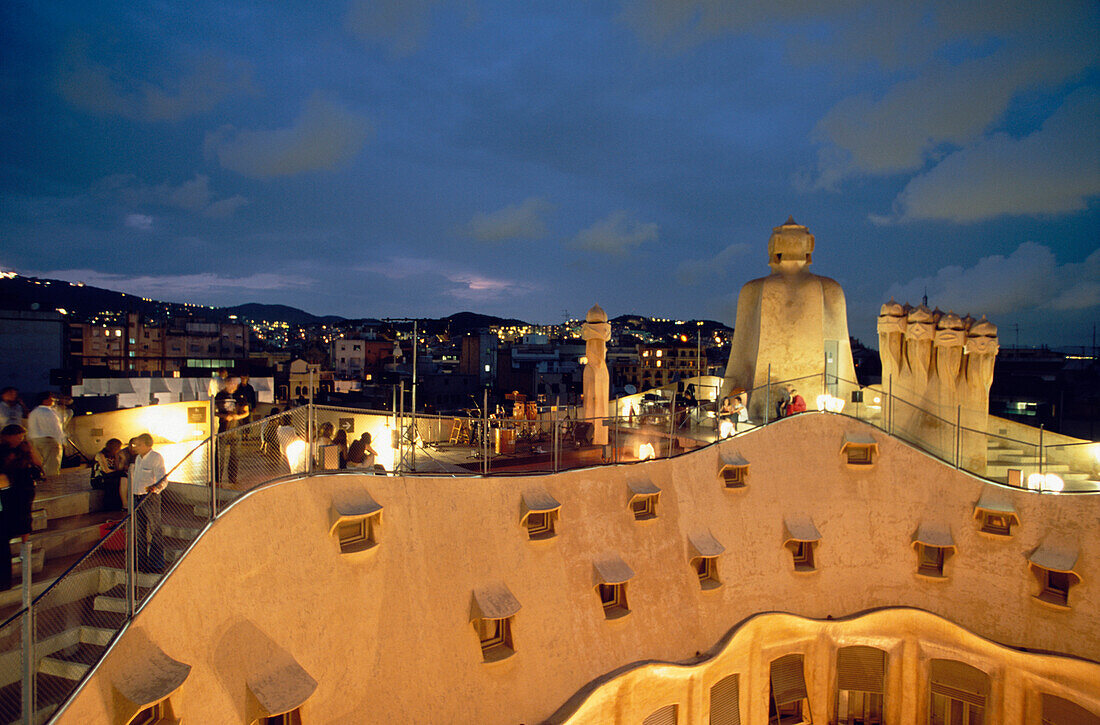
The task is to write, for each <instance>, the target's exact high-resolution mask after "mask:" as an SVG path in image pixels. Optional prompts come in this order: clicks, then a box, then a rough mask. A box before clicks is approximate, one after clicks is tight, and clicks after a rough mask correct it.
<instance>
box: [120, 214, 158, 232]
mask: <svg viewBox="0 0 1100 725" xmlns="http://www.w3.org/2000/svg"><path fill="white" fill-rule="evenodd" d="M124 223H125V224H126V226H128V227H130V228H131V229H140V230H141V231H143V232H147V231H149V230H150V229H152V228H153V217H151V216H149V215H148V214H127V215H126V219H125V220H124Z"/></svg>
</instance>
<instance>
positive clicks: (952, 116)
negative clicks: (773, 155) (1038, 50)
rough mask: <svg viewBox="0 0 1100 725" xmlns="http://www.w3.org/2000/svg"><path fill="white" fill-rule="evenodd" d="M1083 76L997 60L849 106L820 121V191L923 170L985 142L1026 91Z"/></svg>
mask: <svg viewBox="0 0 1100 725" xmlns="http://www.w3.org/2000/svg"><path fill="white" fill-rule="evenodd" d="M1078 69H1079V64H1078V63H1077V62H1075V61H1071V60H1070V59H1065V58H1053V59H1052V58H1023V57H1010V56H1008V55H1007V54H1006V53H998V54H995V55H992V56H989V57H986V58H981V59H978V60H974V61H970V62H967V63H963V64H961V65H959V66H954V67H942V66H941V67H938V68H936V69H934V70H930V71H928V72H927V73H925V74H924V75H921V76H920V77H918V78H914V79H912V80H908V81H903V82H901V83H898V84H896V85H894V86H893V87H892V88H890V90H889V91H887V92H886V93H885V94H884V95H882V96H881V97H880V98H874V97H872V96H871V95H870V94H861V95H858V96H851V97H849V98H845V99H843V100H841V101H840V102H839V103H837V104H836V105H835V106H833V108H831V109H830V110H829V112H828V113H826V114H825V116H824V117H823V118H822V119H821V120H819V121H818V122H817V124H816V126H815V128H814V131H813V134H812V136H813V138H814V139H815V140H816V141H818V142H819V143H821V144H823V147H822V149H821V150H820V152H819V155H818V161H817V174H816V179H815V180H814V181H813V182H812V185H813V186H815V187H816V188H835V187H836V185H837V184H838V182H840V181H843V180H844V179H847V178H849V177H852V176H885V175H890V174H897V173H904V172H911V171H916V170H918V169H921V168H922V167H924V166H925V164H926V163H927V162H928V161H929V160H935V157H936V155H937V154H939V153H941V150H942V149H943V148H944V147H945V146H946V147H948V148H950V147H954V148H963V147H966V146H967V145H968V144H971V143H973V142H976V141H978V140H979V139H980V138H981V137H982V135H983V134H984V133H986V132H987V130H988V129H990V128H991V127H992V126H993V124H994V122H995V121H997V120H998V119H999V118H1001V116H1002V115H1003V114H1004V112H1005V111H1006V109H1007V108H1008V105H1009V103H1010V102H1011V101H1012V99H1013V97H1014V96H1015V95H1016V94H1017V93H1019V92H1020V91H1021V90H1024V89H1027V88H1032V87H1035V86H1037V85H1046V84H1050V83H1053V82H1057V81H1061V80H1062V79H1064V78H1065V77H1066V76H1067V75H1069V74H1070V73H1072V72H1074V71H1076V70H1078Z"/></svg>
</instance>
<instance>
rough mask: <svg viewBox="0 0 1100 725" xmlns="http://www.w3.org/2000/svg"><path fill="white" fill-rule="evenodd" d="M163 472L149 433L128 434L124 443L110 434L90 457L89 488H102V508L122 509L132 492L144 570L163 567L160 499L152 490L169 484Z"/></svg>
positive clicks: (139, 561) (139, 563) (161, 459)
mask: <svg viewBox="0 0 1100 725" xmlns="http://www.w3.org/2000/svg"><path fill="white" fill-rule="evenodd" d="M166 475H167V473H166V471H165V465H164V457H163V456H161V454H160V453H158V452H157V451H154V450H153V436H151V435H149V434H148V433H142V434H140V435H138V436H135V437H133V438H131V439H130V442H129V444H127V445H126V446H125V447H123V445H122V441H120V440H119V439H118V438H111V439H110V440H109V441H107V444H106V445H105V446H103V449H102V450H101V451H99V453H97V454H96V455H95V459H94V460H93V461H92V488H94V489H96V490H99V491H103V494H104V496H103V502H104V509H105V510H107V511H122V510H124V509H126V508H127V506H128V504H127V498H129V497H130V496H133V506H134V511H135V516H134V522H135V529H134V541H135V543H136V546H137V566H138V569H139V570H141V571H145V572H159V571H161V570H162V569H163V568H164V537H163V534H162V531H161V526H160V518H161V500H160V496H156V495H155V494H159V493H160V492H161V491H163V490H164V489H165V487H166V486H167V485H168V481H167V479H166ZM150 497H152V498H150ZM147 498H149V500H148V501H146V499H147Z"/></svg>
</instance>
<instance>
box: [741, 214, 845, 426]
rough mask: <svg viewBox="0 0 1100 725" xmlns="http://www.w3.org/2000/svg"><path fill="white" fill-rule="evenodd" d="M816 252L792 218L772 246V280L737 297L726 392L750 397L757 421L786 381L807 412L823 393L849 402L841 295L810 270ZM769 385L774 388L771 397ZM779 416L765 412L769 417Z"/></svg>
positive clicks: (751, 413)
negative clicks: (744, 393) (789, 382)
mask: <svg viewBox="0 0 1100 725" xmlns="http://www.w3.org/2000/svg"><path fill="white" fill-rule="evenodd" d="M813 252H814V235H812V234H810V232H809V230H808V229H807V228H806V227H804V226H803V225H801V224H799V223H798V222H796V221H795V220H794V218H793V217H791V218H788V219H787V221H786V222H785V223H784V224H782V225H780V226H778V227H775V228H774V229H773V230H772V235H771V238H770V239H769V240H768V266H769V267H770V268H771V270H772V272H771V274H770V275H768V276H766V277H760V278H759V279H754V280H751V281H749V282H746V283H745V286H744V287H742V288H741V293H740V294H739V295H738V297H737V320H736V322H735V323H734V333H733V345H732V347H731V348H730V357H729V364H728V365H727V366H726V376H725V380H724V381H723V385H722V393H721V394H722V395H723V396H725V395H729V394H730V393H731V392H732V391H733V390H735V389H737V388H743V389H744V390H746V391H748V392H749V399H748V401H747V403H746V404H747V405H748V408H749V416H750V418H752V419H753V420H762V419H763V418H764V410H765V407H767V405H768V401H769V399H770V401H771V402H773V403H774V401H775V400H776V399H777V395H778V388H779V384H783V383H785V382H786V381H793V385H794V386H795V387H796V388H797V390H798V393H799V394H800V395H802V397H803V398H804V399H805V400H806V402H807V404H808V405H809V406H810V408H814V407H815V404H816V400H817V396H818V395H820V394H822V393H828V394H830V395H832V396H835V397H840V398H845V399H847V398H848V395H849V392H850V391H851V390H853V389H855V388H856V387H857V386H856V385H855V382H856V374H855V364H854V363H853V361H852V347H851V344H850V342H849V340H848V317H847V307H846V304H845V301H844V291H843V290H842V289H841V288H840V285H839V284H837V282H836V281H835V280H832V279H829V278H828V277H821V276H818V275H816V274H813V273H811V272H810V270H809V269H807V268H808V267H809V266H810V265H811V264H812V263H813ZM769 366H770V370H771V378H770V379H769V378H768V370H769ZM766 386H773V387H774V388H775V389H774V390H771V392H770V395H769V393H768V392H767V389H766ZM774 416H775V414H774V412H773V411H768V415H767V417H768V418H769V419H771V418H773V417H774Z"/></svg>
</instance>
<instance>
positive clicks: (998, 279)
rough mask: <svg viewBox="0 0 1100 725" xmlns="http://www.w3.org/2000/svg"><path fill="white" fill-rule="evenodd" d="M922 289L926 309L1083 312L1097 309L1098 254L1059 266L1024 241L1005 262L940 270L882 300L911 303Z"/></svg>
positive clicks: (986, 260)
mask: <svg viewBox="0 0 1100 725" xmlns="http://www.w3.org/2000/svg"><path fill="white" fill-rule="evenodd" d="M925 290H927V292H928V299H929V302H930V304H932V305H936V306H938V307H939V308H940V309H942V310H954V311H955V312H957V313H959V314H965V313H970V314H973V315H989V316H993V315H1002V314H1008V313H1013V312H1018V311H1021V310H1026V309H1028V308H1046V309H1053V310H1062V311H1066V310H1078V309H1087V308H1089V307H1093V306H1096V305H1098V304H1100V250H1097V251H1095V252H1093V253H1092V254H1091V255H1090V256H1089V257H1088V258H1087V259H1086V260H1085V261H1084V262H1081V263H1079V264H1063V265H1059V264H1058V262H1057V260H1056V259H1055V256H1054V252H1052V251H1051V250H1050V248H1049V247H1046V246H1044V245H1041V244H1035V243H1033V242H1024V243H1023V244H1021V245H1020V246H1019V247H1018V248H1017V249H1016V251H1014V252H1013V253H1012V254H1010V255H1008V256H1007V257H1005V256H1003V255H999V254H998V255H992V256H989V257H983V258H982V259H980V260H978V262H977V263H976V264H975V265H974V266H972V267H966V268H964V267H958V266H950V267H944V268H942V269H940V270H939V271H938V272H937V273H936V274H935V275H934V276H932V277H922V278H918V279H914V280H911V281H909V282H907V283H905V284H899V285H894V286H892V287H891V288H890V289H889V290H888V291H887V292H886V294H885V295H884V297H883V298H884V299H885V298H887V297H893V298H894V299H896V300H899V301H905V300H908V301H910V302H914V303H915V302H916V301H918V300H920V299H921V296H922V295H924V294H925Z"/></svg>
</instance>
